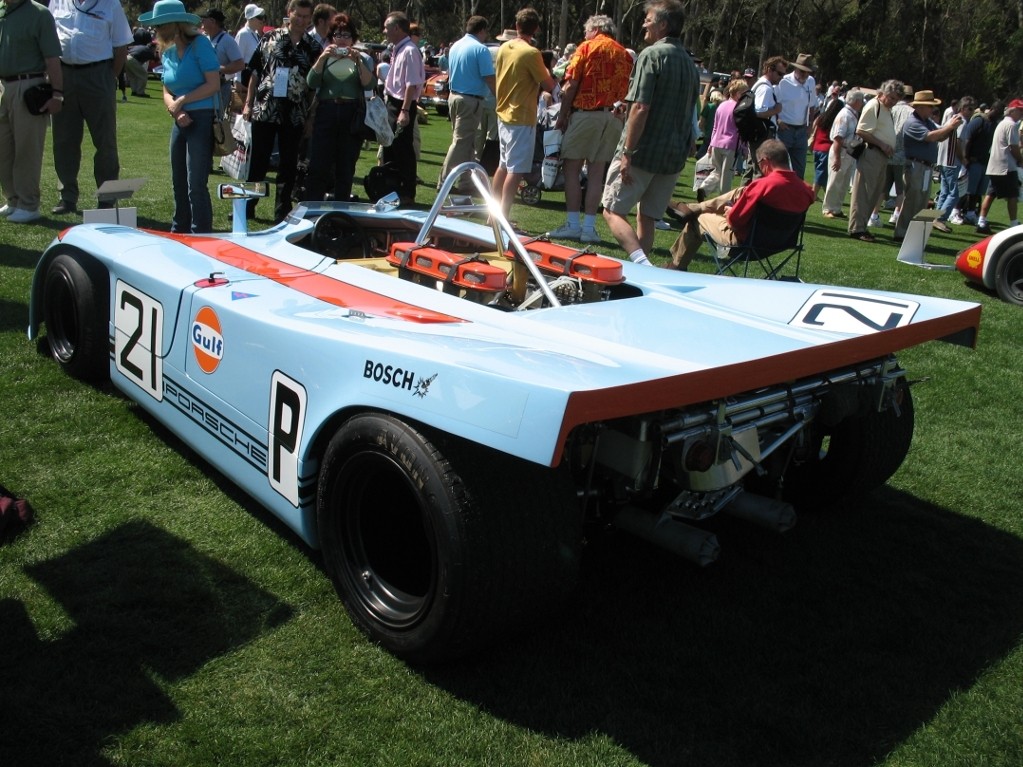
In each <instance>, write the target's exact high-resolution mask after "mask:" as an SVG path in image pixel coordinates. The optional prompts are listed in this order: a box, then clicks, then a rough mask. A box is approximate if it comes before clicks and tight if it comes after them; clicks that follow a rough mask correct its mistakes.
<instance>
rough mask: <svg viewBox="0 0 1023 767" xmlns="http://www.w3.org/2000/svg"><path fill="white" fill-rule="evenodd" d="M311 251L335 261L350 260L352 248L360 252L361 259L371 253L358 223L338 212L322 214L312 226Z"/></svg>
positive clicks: (367, 241) (367, 238)
mask: <svg viewBox="0 0 1023 767" xmlns="http://www.w3.org/2000/svg"><path fill="white" fill-rule="evenodd" d="M312 245H313V250H315V251H316V252H317V253H319V254H321V255H324V256H328V257H329V258H333V259H335V260H339V259H345V258H352V256H351V251H352V249H353V248H359V249H361V251H362V256H361V257H362V258H369V257H370V256H371V255H372V253H373V251H372V248H371V246H370V242H369V237H367V236H366V232H364V231H363V229H362V227H361V226H360V225H359V223H358V222H357V221H356V220H355V219H354V218H352V217H351V216H349V215H348V214H347V213H342V212H341V211H339V210H332V211H328V212H327V213H324V214H323V215H322V216H320V217H319V218H318V219H316V223H315V224H314V225H313V242H312Z"/></svg>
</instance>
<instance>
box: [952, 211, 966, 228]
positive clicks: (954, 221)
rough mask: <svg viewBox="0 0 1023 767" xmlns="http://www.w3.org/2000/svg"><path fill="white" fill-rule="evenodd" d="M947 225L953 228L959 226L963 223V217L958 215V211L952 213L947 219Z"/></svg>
mask: <svg viewBox="0 0 1023 767" xmlns="http://www.w3.org/2000/svg"><path fill="white" fill-rule="evenodd" d="M948 223H950V224H952V225H953V226H959V225H960V224H962V223H963V217H962V216H961V215H960V214H959V211H958V210H956V211H953V212H952V215H951V216H949V217H948Z"/></svg>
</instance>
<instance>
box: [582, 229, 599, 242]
mask: <svg viewBox="0 0 1023 767" xmlns="http://www.w3.org/2000/svg"><path fill="white" fill-rule="evenodd" d="M579 239H580V240H582V241H583V242H603V240H602V239H600V235H599V234H597V230H596V229H583V230H582V234H581V235H580V236H579Z"/></svg>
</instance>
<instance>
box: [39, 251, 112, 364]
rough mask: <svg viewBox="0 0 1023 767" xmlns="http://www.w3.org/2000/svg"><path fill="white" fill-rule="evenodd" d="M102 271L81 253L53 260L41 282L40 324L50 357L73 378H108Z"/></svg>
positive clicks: (105, 290) (106, 309)
mask: <svg viewBox="0 0 1023 767" xmlns="http://www.w3.org/2000/svg"><path fill="white" fill-rule="evenodd" d="M108 282H109V279H108V277H107V273H106V270H105V269H104V268H103V267H102V266H100V265H99V264H98V263H97V262H96V261H94V260H93V259H91V258H89V257H88V256H86V255H84V254H79V253H61V254H59V255H57V256H56V257H54V259H53V261H51V262H50V265H49V266H48V267H47V269H46V276H45V277H44V279H43V321H44V322H45V323H46V337H47V341H48V342H49V345H50V354H51V355H52V356H53V359H54V360H56V362H57V364H59V365H60V366H61V367H62V368H64V370H65V371H66V372H67V373H69V374H70V375H72V376H74V377H75V378H80V379H82V380H86V381H92V382H95V383H101V382H103V381H105V380H107V379H108V378H109V376H110V327H109V324H110V317H109V315H110V302H109V298H108V297H109V294H110V286H109V284H108Z"/></svg>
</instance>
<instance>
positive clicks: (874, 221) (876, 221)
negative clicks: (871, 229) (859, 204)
mask: <svg viewBox="0 0 1023 767" xmlns="http://www.w3.org/2000/svg"><path fill="white" fill-rule="evenodd" d="M867 226H883V224H882V223H881V217H880V216H879V215H878V214H877V213H871V214H870V220H869V221H867Z"/></svg>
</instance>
